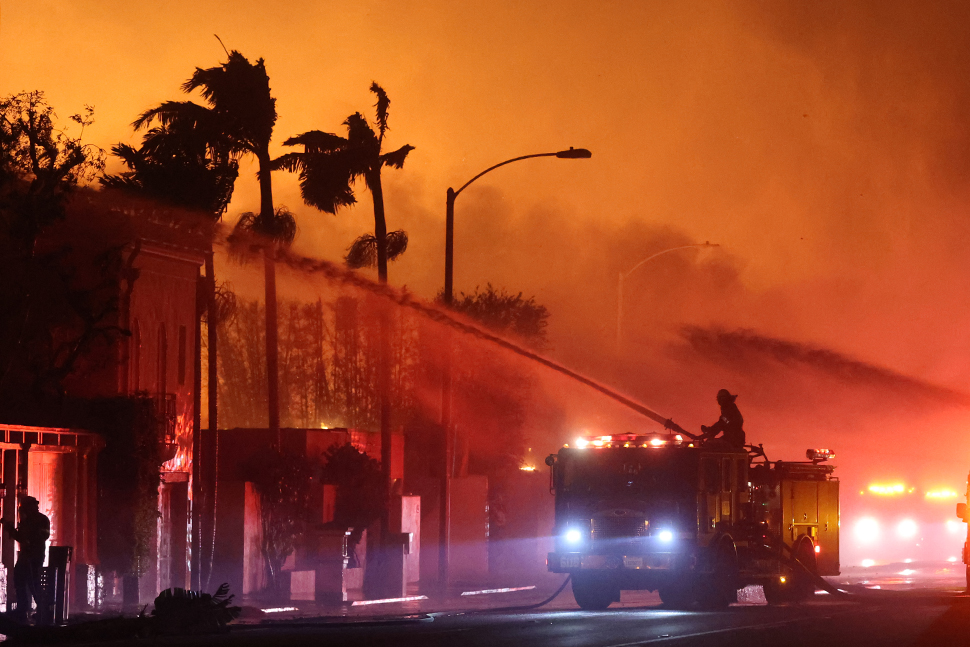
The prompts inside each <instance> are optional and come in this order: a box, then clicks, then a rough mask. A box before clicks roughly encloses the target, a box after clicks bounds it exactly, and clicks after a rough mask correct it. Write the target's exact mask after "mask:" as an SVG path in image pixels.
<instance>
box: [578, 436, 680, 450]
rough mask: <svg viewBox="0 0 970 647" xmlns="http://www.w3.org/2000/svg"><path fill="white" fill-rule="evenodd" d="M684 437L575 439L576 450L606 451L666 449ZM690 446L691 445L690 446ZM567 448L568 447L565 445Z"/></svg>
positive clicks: (588, 437) (591, 437)
mask: <svg viewBox="0 0 970 647" xmlns="http://www.w3.org/2000/svg"><path fill="white" fill-rule="evenodd" d="M683 442H684V437H683V436H682V435H680V434H651V435H649V436H646V435H638V434H614V435H612V436H580V437H579V438H577V439H576V442H575V447H576V448H577V449H587V448H593V449H608V448H614V447H666V446H667V445H681V444H683ZM691 446H692V445H691ZM565 447H567V448H568V447H569V445H565Z"/></svg>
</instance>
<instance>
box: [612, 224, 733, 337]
mask: <svg viewBox="0 0 970 647" xmlns="http://www.w3.org/2000/svg"><path fill="white" fill-rule="evenodd" d="M696 247H720V245H718V244H717V243H710V242H703V243H697V244H694V245H681V246H680V247H671V248H670V249H665V250H663V251H661V252H657V253H656V254H653V255H652V256H648V257H646V258H645V259H643V260H642V261H640V262H639V263H637V264H636V265H634V266H633V267H632V268H630V269H629V270H627V271H626V272H620V273H619V277H618V279H617V282H616V347H617V349H619V348H620V347H621V345H622V343H623V281H624V279H626V278H627V277H628V276H630V275H631V274H633V273H634V272H636V271H637V270H638V269H640V267H642V266H643V265H644V264H646V263H648V262H649V261H652V260H653V259H655V258H657V257H658V256H663V255H664V254H668V253H670V252H676V251H677V250H679V249H692V248H696Z"/></svg>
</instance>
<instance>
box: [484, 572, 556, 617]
mask: <svg viewBox="0 0 970 647" xmlns="http://www.w3.org/2000/svg"><path fill="white" fill-rule="evenodd" d="M572 577H573V576H572V575H567V576H566V579H565V580H563V582H562V584H561V585H560V586H559V588H558V589H556V592H555V593H553V594H552V595H550V596H549V597H548V598H546V599H545V600H543V601H542V602H536V603H535V604H525V605H522V606H515V607H499V608H497V609H483V610H482V611H481V612H482V613H495V612H496V611H501V612H505V611H529V610H531V609H538V608H539V607H544V606H546V605H547V604H549V603H550V602H552V601H553V600H555V599H556V598H558V597H559V594H560V593H562V592H563V590H564V589H565V588H566V585H567V584H569V581H570V580H571V579H572Z"/></svg>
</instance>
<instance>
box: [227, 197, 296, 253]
mask: <svg viewBox="0 0 970 647" xmlns="http://www.w3.org/2000/svg"><path fill="white" fill-rule="evenodd" d="M237 234H238V235H239V238H240V239H241V240H240V242H246V243H250V244H253V243H256V244H259V241H258V240H248V239H247V238H248V237H249V236H256V237H258V238H262V239H263V241H262V244H263V245H265V244H266V243H272V244H275V245H283V246H286V245H289V244H290V243H292V242H293V239H294V238H296V217H295V216H294V215H293V212H291V211H290V210H289V209H287V208H286V207H282V206H280V207H277V208H276V211H274V212H273V213H272V214H271V215H269V216H264V215H263V214H262V213H253V212H252V211H247V212H246V213H244V214H242V215H241V216H240V217H239V220H238V221H237V222H236V226H235V227H233V231H232V236H236V235H237Z"/></svg>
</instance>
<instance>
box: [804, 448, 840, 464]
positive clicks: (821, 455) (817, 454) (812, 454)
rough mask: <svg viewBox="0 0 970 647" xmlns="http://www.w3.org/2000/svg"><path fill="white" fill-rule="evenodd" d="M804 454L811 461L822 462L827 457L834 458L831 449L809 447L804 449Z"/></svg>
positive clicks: (827, 458)
mask: <svg viewBox="0 0 970 647" xmlns="http://www.w3.org/2000/svg"><path fill="white" fill-rule="evenodd" d="M805 456H806V457H807V458H808V460H810V461H812V462H813V463H824V462H825V461H827V460H829V459H832V458H835V452H834V451H832V450H831V449H809V450H806V452H805Z"/></svg>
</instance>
